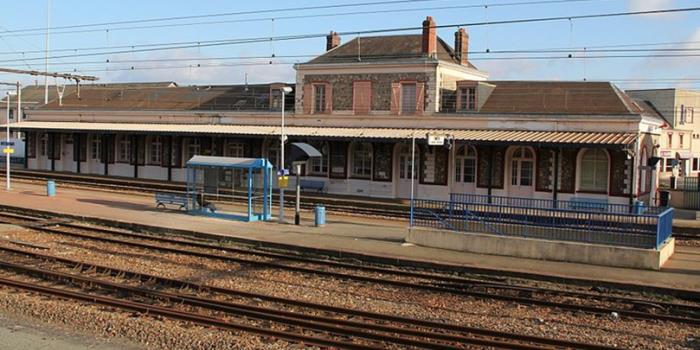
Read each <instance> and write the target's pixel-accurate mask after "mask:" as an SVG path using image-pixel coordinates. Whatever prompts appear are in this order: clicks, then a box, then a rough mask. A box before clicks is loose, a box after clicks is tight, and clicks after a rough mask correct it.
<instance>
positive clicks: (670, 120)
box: [627, 88, 700, 178]
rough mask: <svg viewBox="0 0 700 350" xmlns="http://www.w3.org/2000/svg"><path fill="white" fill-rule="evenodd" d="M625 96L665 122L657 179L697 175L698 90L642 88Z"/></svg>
mask: <svg viewBox="0 0 700 350" xmlns="http://www.w3.org/2000/svg"><path fill="white" fill-rule="evenodd" d="M627 94H629V95H630V96H631V97H633V98H634V99H635V100H637V101H638V103H640V104H642V103H646V104H648V105H649V106H651V108H652V109H653V110H654V111H656V112H657V113H658V114H659V115H660V116H661V117H663V119H664V121H665V123H664V126H663V131H662V132H661V136H660V137H659V143H658V145H659V148H658V156H659V157H661V158H662V160H661V163H660V165H659V172H660V177H661V178H669V177H671V176H673V175H675V176H697V175H698V174H700V91H694V90H687V89H675V88H671V89H645V90H627ZM695 111H697V112H698V114H696V113H695ZM695 117H698V119H695Z"/></svg>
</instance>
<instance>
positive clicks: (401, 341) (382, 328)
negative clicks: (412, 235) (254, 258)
mask: <svg viewBox="0 0 700 350" xmlns="http://www.w3.org/2000/svg"><path fill="white" fill-rule="evenodd" d="M0 249H1V250H2V261H0V270H6V271H10V272H14V273H18V274H22V275H28V276H32V277H36V278H40V279H42V280H46V281H51V282H53V283H61V284H62V285H65V286H68V287H75V286H86V285H87V286H89V287H90V289H91V290H92V291H93V292H91V293H85V292H76V291H66V290H64V289H59V288H55V287H54V288H47V287H45V286H41V285H39V284H37V283H31V284H29V283H27V282H21V281H18V280H17V279H14V280H8V279H0V284H4V285H7V286H11V287H15V288H19V289H25V290H30V291H34V292H39V293H42V294H48V295H54V296H60V297H63V298H67V299H77V300H82V301H89V302H95V303H100V304H104V305H109V306H115V307H119V308H122V309H129V310H134V311H138V312H141V313H151V314H156V315H161V316H165V317H171V318H176V319H180V320H184V321H189V322H194V323H199V324H205V325H212V326H216V327H220V328H225V329H237V330H243V331H247V332H252V333H256V334H260V335H266V336H273V337H277V338H280V339H285V340H289V341H301V342H304V343H307V344H313V345H318V346H323V347H335V348H343V349H382V348H387V346H401V347H402V348H403V347H410V348H423V349H463V348H465V347H466V346H480V347H482V346H487V347H494V348H503V349H549V348H552V347H556V348H570V349H610V347H606V346H600V345H596V344H587V343H580V342H569V341H562V340H557V339H550V338H543V337H534V336H526V335H520V334H514V333H507V332H497V331H490V330H485V329H479V328H473V327H463V326H459V325H454V324H444V323H437V322H430V321H420V320H413V319H406V318H401V317H397V316H390V315H383V314H374V313H369V312H358V311H355V310H352V309H344V308H337V307H329V306H324V305H315V304H311V303H305V302H299V301H294V300H287V299H282V298H273V297H269V296H266V295H256V294H252V295H250V294H249V293H246V294H248V295H246V296H247V297H248V299H252V298H256V299H268V300H269V299H272V300H273V301H275V302H278V303H282V304H287V305H294V306H296V307H298V306H304V307H305V308H308V309H316V310H322V311H324V312H325V313H326V314H325V315H318V314H313V313H308V312H307V313H304V312H298V311H297V312H290V311H285V310H281V309H280V308H277V307H275V308H270V307H260V306H251V305H247V304H245V303H240V302H238V303H236V302H230V301H222V300H220V298H216V299H215V298H214V296H213V295H210V296H208V297H200V296H196V295H194V293H189V294H186V293H183V292H181V290H182V289H183V288H187V289H188V290H191V291H211V292H217V293H219V294H226V295H238V296H240V294H242V293H241V292H237V291H233V290H227V289H223V288H215V287H210V286H204V285H196V284H192V283H190V282H185V281H178V280H171V279H164V278H161V277H157V276H151V275H145V274H139V273H134V272H130V271H124V270H118V269H113V268H109V267H105V266H100V265H92V264H85V263H82V262H77V261H71V260H68V259H64V258H60V257H54V256H48V255H45V254H36V253H32V252H29V251H25V250H19V249H13V248H8V247H3V248H0ZM47 265H51V268H48V267H47ZM61 270H64V271H70V272H63V271H61ZM76 271H77V272H76ZM88 274H89V275H90V276H87V275H88ZM105 276H107V277H105ZM110 278H111V279H112V280H114V279H121V280H123V279H129V280H131V283H115V282H113V281H110V280H109V279H110ZM143 282H149V287H144V285H143ZM154 283H155V285H154ZM167 288H169V289H172V290H177V291H178V292H170V291H163V290H164V289H167ZM95 289H98V290H99V291H101V292H102V294H98V296H97V297H96V296H95V295H96V293H95ZM104 292H107V293H109V294H115V295H120V296H122V297H121V298H114V297H105V296H104V295H103V294H104ZM211 292H207V293H208V294H212V293H211ZM200 294H201V292H200ZM129 296H137V297H138V300H139V301H140V302H134V301H132V300H130V299H131V298H130V297H129ZM125 299H126V300H125ZM144 299H147V300H151V301H160V302H161V303H162V301H166V302H168V303H171V304H176V305H180V306H182V305H186V306H188V307H192V308H198V309H202V310H207V311H209V312H214V313H217V314H218V315H222V314H223V315H225V316H224V318H222V317H221V316H219V317H218V318H212V316H209V315H207V314H206V313H202V312H199V313H194V312H183V311H182V310H179V309H176V308H172V307H171V308H165V307H163V306H159V305H158V304H157V303H155V302H151V303H144V302H143V300H144ZM329 314H332V316H329ZM348 316H350V317H353V318H354V317H362V320H361V321H359V320H355V319H353V318H348ZM229 317H236V319H237V320H238V322H235V323H234V322H231V321H229V320H228V319H227V318H229ZM241 318H245V319H251V320H256V321H268V322H273V323H275V324H279V325H280V327H284V328H285V331H284V332H279V331H278V332H275V331H274V329H276V327H272V326H270V327H267V328H268V329H265V330H262V329H260V328H258V327H252V326H247V325H246V324H244V323H242V322H241V321H240V320H241ZM290 327H292V328H295V330H294V331H290V330H289V328H290ZM309 333H312V334H314V335H309ZM316 333H321V334H324V335H326V336H325V337H319V335H317V334H316ZM300 334H302V335H303V336H300ZM328 335H330V337H329V336H328ZM336 337H340V339H352V342H348V341H347V340H346V341H339V340H338V339H336Z"/></svg>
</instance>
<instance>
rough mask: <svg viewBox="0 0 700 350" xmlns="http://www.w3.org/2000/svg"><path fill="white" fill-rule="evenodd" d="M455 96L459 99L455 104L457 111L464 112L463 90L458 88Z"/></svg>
mask: <svg viewBox="0 0 700 350" xmlns="http://www.w3.org/2000/svg"><path fill="white" fill-rule="evenodd" d="M455 96H456V98H457V101H456V103H455V110H457V111H461V110H462V88H460V87H459V86H458V87H457V92H456V93H455Z"/></svg>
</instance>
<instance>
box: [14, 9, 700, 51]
mask: <svg viewBox="0 0 700 350" xmlns="http://www.w3.org/2000/svg"><path fill="white" fill-rule="evenodd" d="M690 11H700V7H688V8H675V9H663V10H650V11H632V12H614V13H599V14H589V15H575V16H555V17H537V18H523V19H510V20H500V21H488V22H470V23H453V24H445V25H436V26H434V28H459V27H469V26H471V27H473V26H484V25H504V24H523V23H534V22H551V21H564V20H567V21H568V20H570V19H592V18H610V17H620V16H638V15H650V14H660V13H677V12H690ZM422 29H423V27H399V28H385V29H368V30H353V31H346V32H338V34H339V35H353V34H357V35H366V34H381V33H397V32H405V31H416V30H422ZM326 35H327V34H326V33H317V34H298V35H287V36H278V37H253V38H240V39H228V40H222V41H220V42H213V43H204V44H202V43H201V42H200V43H197V44H195V45H192V44H189V45H187V44H185V45H176V46H169V47H152V48H143V49H137V50H118V51H109V52H94V53H82V54H72V55H60V56H53V57H50V58H51V59H62V58H70V57H86V56H104V55H114V54H122V53H132V52H153V51H163V50H176V49H188V48H201V47H213V46H227V45H237V44H251V43H259V42H267V41H290V40H302V39H313V38H322V37H325V36H326ZM37 59H43V58H35V57H34V58H26V60H28V61H30V60H37ZM16 61H18V60H17V59H10V60H0V63H7V62H16Z"/></svg>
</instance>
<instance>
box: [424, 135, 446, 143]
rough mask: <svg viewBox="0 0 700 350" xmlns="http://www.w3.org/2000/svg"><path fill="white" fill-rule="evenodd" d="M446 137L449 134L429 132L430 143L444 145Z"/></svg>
mask: <svg viewBox="0 0 700 350" xmlns="http://www.w3.org/2000/svg"><path fill="white" fill-rule="evenodd" d="M446 138H447V135H445V134H428V145H430V146H443V145H444V144H445V139H446Z"/></svg>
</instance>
